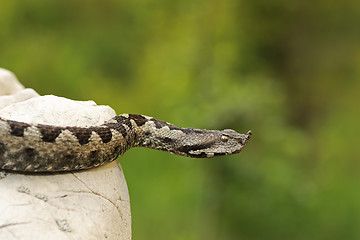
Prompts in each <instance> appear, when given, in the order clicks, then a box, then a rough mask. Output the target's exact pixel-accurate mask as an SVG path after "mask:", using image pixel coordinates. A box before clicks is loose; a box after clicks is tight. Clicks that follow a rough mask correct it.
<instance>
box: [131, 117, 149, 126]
mask: <svg viewBox="0 0 360 240" xmlns="http://www.w3.org/2000/svg"><path fill="white" fill-rule="evenodd" d="M129 118H131V119H132V120H134V121H135V123H136V125H138V126H139V127H140V126H142V125H144V124H145V123H146V122H147V121H148V120H147V119H146V118H145V117H144V116H142V115H138V114H129Z"/></svg>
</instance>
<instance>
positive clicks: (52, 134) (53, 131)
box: [38, 125, 63, 142]
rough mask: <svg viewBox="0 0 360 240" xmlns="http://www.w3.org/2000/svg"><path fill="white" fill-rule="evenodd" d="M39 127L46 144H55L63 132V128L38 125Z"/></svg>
mask: <svg viewBox="0 0 360 240" xmlns="http://www.w3.org/2000/svg"><path fill="white" fill-rule="evenodd" d="M38 127H39V130H40V133H41V135H42V140H43V141H44V142H55V139H56V138H57V137H58V136H59V135H60V133H61V131H62V130H63V128H61V127H55V126H46V125H38Z"/></svg>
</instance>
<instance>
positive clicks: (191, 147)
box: [177, 129, 252, 158]
mask: <svg viewBox="0 0 360 240" xmlns="http://www.w3.org/2000/svg"><path fill="white" fill-rule="evenodd" d="M202 131H203V132H201V133H199V132H197V133H196V134H194V135H193V136H189V138H188V141H187V143H186V144H184V145H183V146H182V147H180V148H178V149H177V150H178V153H180V154H181V155H185V156H187V157H193V158H211V157H216V156H223V155H230V154H235V153H239V152H240V151H241V150H242V149H243V148H244V147H245V146H246V144H247V143H248V141H249V140H250V138H251V134H252V133H251V131H248V132H247V133H246V134H241V133H237V132H236V131H234V130H232V129H225V130H222V131H218V130H202Z"/></svg>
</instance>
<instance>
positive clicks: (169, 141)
mask: <svg viewBox="0 0 360 240" xmlns="http://www.w3.org/2000/svg"><path fill="white" fill-rule="evenodd" d="M158 139H159V140H160V141H161V142H164V143H174V142H176V139H173V138H169V137H163V138H158Z"/></svg>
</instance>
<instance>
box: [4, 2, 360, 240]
mask: <svg viewBox="0 0 360 240" xmlns="http://www.w3.org/2000/svg"><path fill="white" fill-rule="evenodd" d="M359 20H360V4H359V3H358V1H355V0H343V1H340V2H339V1H328V0H317V1H281V0H259V1H250V0H221V1H218V0H175V1H162V0H160V1H151V0H137V1H130V0H123V1H116V0H102V1H100V0H91V1H81V0H79V1H76V0H75V1H70V0H63V1H46V0H33V1H19V0H3V1H2V2H1V4H0V29H1V31H0V66H1V67H3V68H7V69H9V70H11V71H13V72H15V74H16V75H17V76H18V78H19V79H20V81H21V82H22V83H23V84H24V85H26V86H27V87H31V88H34V89H36V90H37V91H38V92H39V93H40V94H55V95H59V96H65V97H68V98H71V99H79V100H88V99H93V100H95V101H96V102H97V103H98V104H107V105H110V106H111V107H113V108H114V109H115V110H116V111H117V113H119V114H120V113H125V112H130V113H142V114H147V115H150V116H154V117H157V118H160V119H163V120H166V121H169V122H172V123H174V124H177V125H181V126H192V127H200V128H215V129H217V128H219V129H223V128H233V129H236V130H238V131H241V132H246V131H247V130H249V129H251V130H252V131H253V134H254V136H253V139H252V141H251V142H250V143H249V145H248V146H247V148H246V149H245V150H244V152H242V153H241V154H240V155H236V156H231V157H224V158H217V159H207V160H206V159H205V160H199V159H194V160H193V159H187V158H183V157H178V156H172V155H169V154H166V153H162V152H157V151H151V150H147V149H136V150H131V151H129V152H128V153H127V154H126V155H125V156H124V157H122V158H120V159H119V161H120V162H121V164H122V166H123V168H124V171H125V174H126V177H127V181H128V186H129V191H130V196H131V200H132V216H133V236H134V239H136V240H145V239H157V240H163V239H164V240H165V239H166V240H168V239H175V240H195V239H196V240H198V239H206V240H220V239H221V240H238V239H246V240H258V239H266V240H271V239H292V240H297V239H298V240H303V239H306V240H312V239H313V240H318V239H326V240H329V239H347V240H349V239H360V227H359V226H360V187H359V182H360V151H359V149H358V144H359V140H358V136H359V133H360V124H359V123H360V111H359V107H358V104H359V102H360V94H359V87H360V81H359V76H360V68H359V64H360V41H359V35H360V31H359V26H358V25H359Z"/></svg>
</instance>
